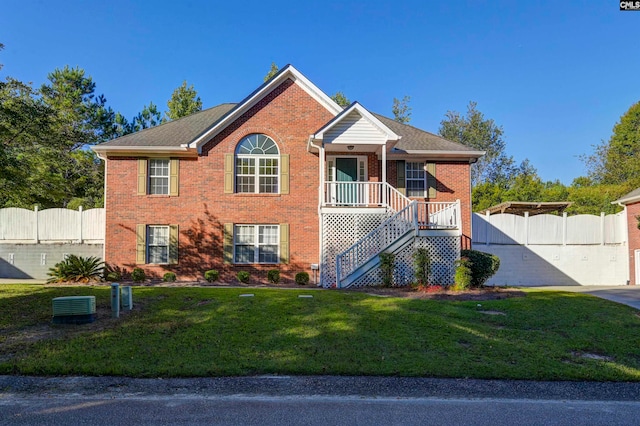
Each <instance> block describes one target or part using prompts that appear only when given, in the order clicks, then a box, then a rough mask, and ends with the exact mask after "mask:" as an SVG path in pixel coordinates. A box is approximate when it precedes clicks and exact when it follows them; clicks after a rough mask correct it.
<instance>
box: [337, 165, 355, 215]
mask: <svg viewBox="0 0 640 426" xmlns="http://www.w3.org/2000/svg"><path fill="white" fill-rule="evenodd" d="M357 181H358V159H357V158H348V157H347V158H336V182H340V183H337V184H336V192H335V195H336V203H338V204H346V205H353V204H356V203H357V202H358V188H357V184H356V183H352V182H357Z"/></svg>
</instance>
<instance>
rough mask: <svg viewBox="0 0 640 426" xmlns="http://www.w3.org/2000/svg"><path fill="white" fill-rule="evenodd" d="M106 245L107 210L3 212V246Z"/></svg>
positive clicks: (0, 220) (0, 213) (0, 212)
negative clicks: (38, 244) (66, 243)
mask: <svg viewBox="0 0 640 426" xmlns="http://www.w3.org/2000/svg"><path fill="white" fill-rule="evenodd" d="M8 242H11V243H46V242H73V243H91V242H95V243H103V242H104V209H91V210H82V208H80V210H70V209H48V210H42V211H39V210H38V209H37V208H36V209H35V210H27V209H20V208H5V209H0V243H8Z"/></svg>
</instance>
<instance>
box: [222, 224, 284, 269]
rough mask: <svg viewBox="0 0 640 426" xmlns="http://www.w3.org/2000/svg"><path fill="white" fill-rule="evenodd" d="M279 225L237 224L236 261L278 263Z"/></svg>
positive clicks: (235, 229) (234, 233) (235, 239)
mask: <svg viewBox="0 0 640 426" xmlns="http://www.w3.org/2000/svg"><path fill="white" fill-rule="evenodd" d="M279 235H280V227H279V226H278V225H235V227H234V232H233V236H234V238H233V239H234V242H233V245H234V253H235V254H234V263H278V262H279V253H278V248H279V243H280V242H279Z"/></svg>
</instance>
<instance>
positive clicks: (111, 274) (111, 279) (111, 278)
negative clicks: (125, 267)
mask: <svg viewBox="0 0 640 426" xmlns="http://www.w3.org/2000/svg"><path fill="white" fill-rule="evenodd" d="M105 279H106V280H107V281H109V282H110V283H113V282H116V281H120V280H122V275H120V274H119V273H117V272H109V273H108V274H107V276H106V277H105Z"/></svg>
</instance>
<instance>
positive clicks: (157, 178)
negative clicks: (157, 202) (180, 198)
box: [149, 159, 169, 195]
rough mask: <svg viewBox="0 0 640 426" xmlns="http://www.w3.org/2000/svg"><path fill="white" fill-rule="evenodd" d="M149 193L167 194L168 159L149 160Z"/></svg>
mask: <svg viewBox="0 0 640 426" xmlns="http://www.w3.org/2000/svg"><path fill="white" fill-rule="evenodd" d="M149 194H154V195H168V194H169V159H151V160H149Z"/></svg>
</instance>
